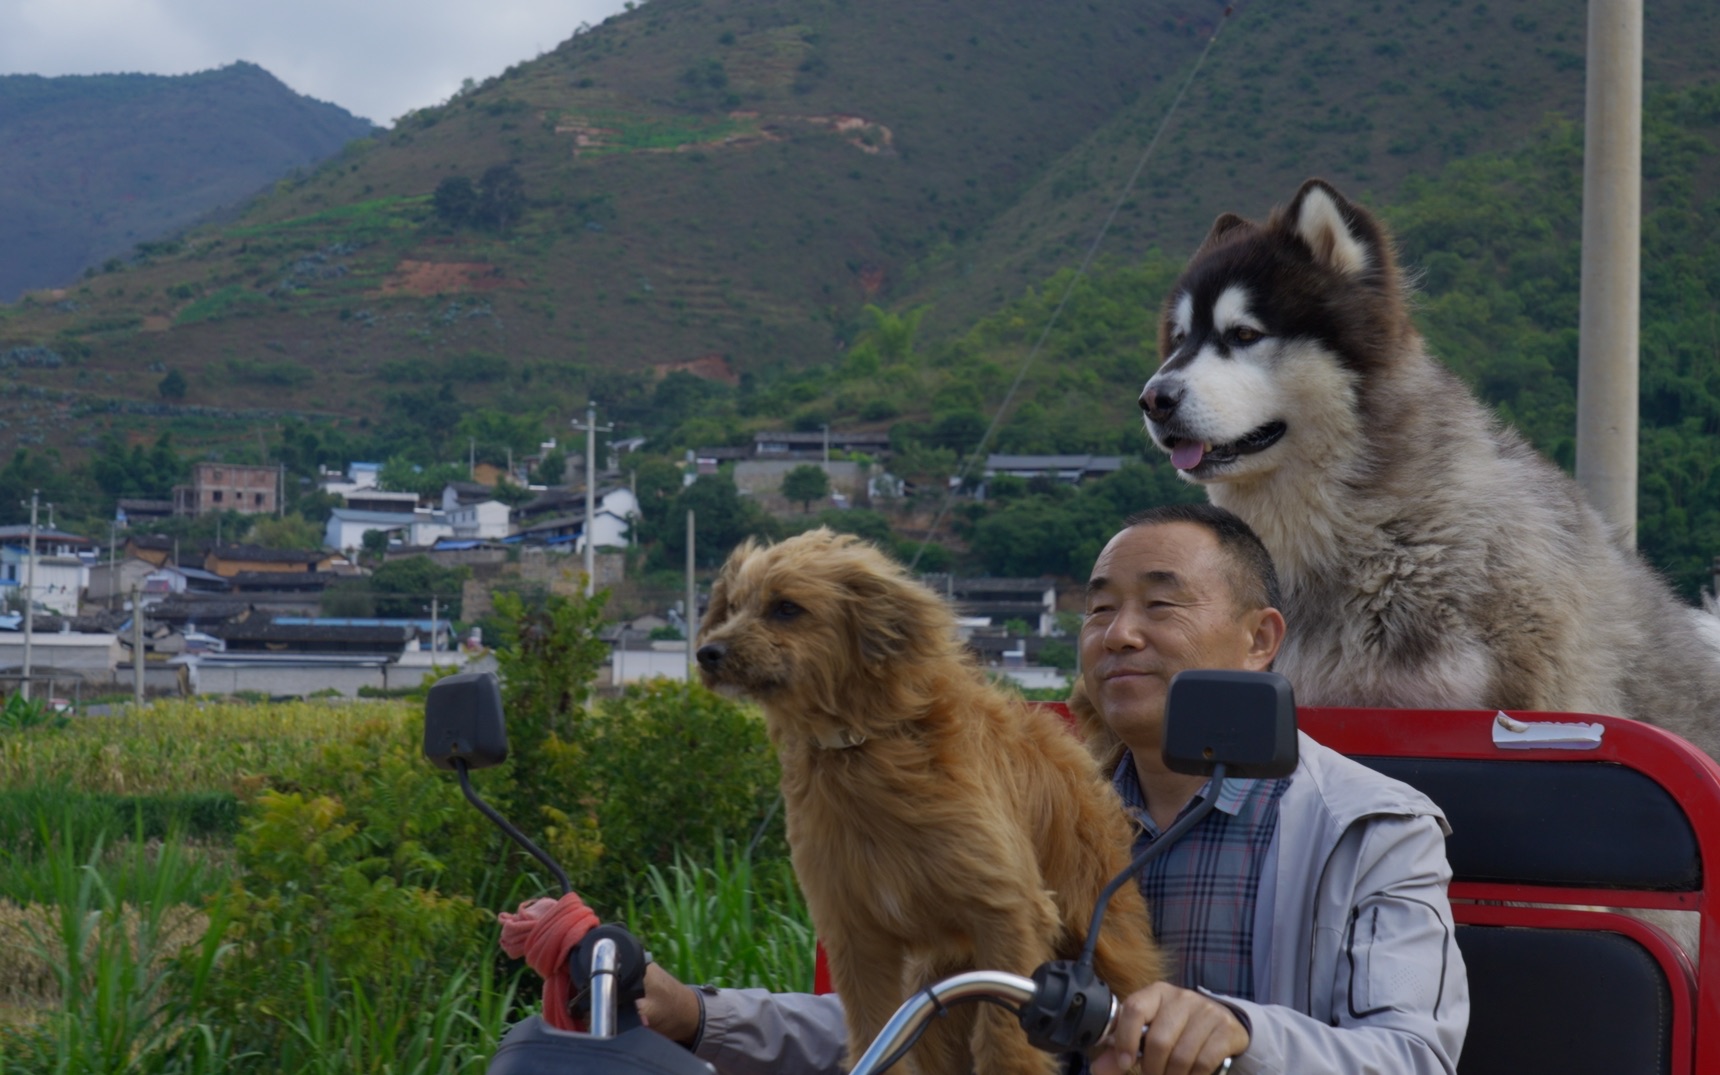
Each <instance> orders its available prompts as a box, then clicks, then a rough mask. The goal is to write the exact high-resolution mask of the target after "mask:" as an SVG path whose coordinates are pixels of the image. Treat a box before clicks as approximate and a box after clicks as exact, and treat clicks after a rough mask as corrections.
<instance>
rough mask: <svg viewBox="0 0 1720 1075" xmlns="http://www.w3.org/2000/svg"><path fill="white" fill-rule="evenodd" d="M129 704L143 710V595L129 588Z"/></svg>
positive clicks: (133, 588) (135, 586)
mask: <svg viewBox="0 0 1720 1075" xmlns="http://www.w3.org/2000/svg"><path fill="white" fill-rule="evenodd" d="M131 702H132V704H133V705H135V706H137V708H139V709H142V708H143V595H142V593H141V592H139V590H138V588H137V584H136V583H133V584H132V587H131Z"/></svg>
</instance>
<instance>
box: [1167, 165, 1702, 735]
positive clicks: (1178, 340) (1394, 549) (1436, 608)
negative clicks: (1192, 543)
mask: <svg viewBox="0 0 1720 1075" xmlns="http://www.w3.org/2000/svg"><path fill="white" fill-rule="evenodd" d="M1406 291H1407V288H1406V286H1405V283H1404V281H1403V278H1402V276H1401V275H1400V273H1399V271H1398V267H1397V264H1396V262H1395V260H1394V256H1393V252H1392V247H1391V242H1390V240H1389V238H1388V236H1387V235H1386V233H1385V231H1384V229H1383V228H1382V227H1381V225H1380V224H1379V223H1378V222H1377V221H1375V220H1374V218H1373V217H1371V216H1370V215H1369V214H1368V213H1366V212H1365V211H1363V210H1362V209H1360V208H1358V207H1357V206H1355V205H1353V204H1351V203H1350V202H1348V201H1346V200H1345V199H1344V197H1343V196H1342V195H1340V194H1339V193H1338V192H1337V191H1336V190H1334V189H1333V188H1332V187H1331V186H1329V185H1328V184H1326V183H1324V182H1321V181H1320V180H1309V181H1308V182H1307V183H1305V184H1303V186H1302V189H1301V190H1300V191H1298V192H1297V194H1296V197H1295V198H1294V199H1292V201H1291V202H1290V204H1289V205H1288V206H1287V207H1284V208H1281V209H1279V210H1277V211H1275V212H1274V213H1273V214H1272V216H1271V218H1270V219H1269V220H1268V221H1267V222H1266V223H1265V224H1264V225H1261V224H1256V223H1253V222H1250V221H1247V220H1243V219H1242V218H1241V217H1238V216H1235V215H1233V214H1225V215H1224V216H1221V217H1219V218H1218V220H1217V222H1216V223H1214V224H1213V227H1212V233H1211V234H1210V235H1208V236H1207V238H1206V241H1205V242H1204V243H1203V244H1202V245H1201V247H1200V249H1199V250H1198V251H1197V252H1196V253H1195V255H1194V258H1193V260H1192V261H1190V263H1189V265H1188V268H1187V269H1186V270H1185V271H1184V273H1183V275H1182V278H1181V279H1180V280H1179V281H1178V282H1177V285H1176V287H1175V289H1174V290H1172V292H1171V294H1170V298H1169V299H1168V300H1167V302H1166V304H1165V311H1164V320H1163V324H1162V326H1161V328H1160V331H1159V353H1160V354H1161V355H1163V356H1164V361H1163V364H1162V365H1161V366H1160V367H1159V370H1158V372H1157V373H1155V374H1154V375H1153V377H1152V379H1151V380H1149V381H1147V383H1146V387H1145V388H1144V389H1143V390H1142V392H1141V398H1140V404H1141V409H1142V410H1143V411H1144V412H1145V414H1146V422H1147V429H1148V431H1149V432H1150V433H1151V435H1152V438H1153V440H1154V441H1155V442H1157V444H1158V445H1159V447H1161V448H1163V449H1164V450H1165V451H1166V452H1168V453H1170V457H1171V462H1172V463H1173V464H1174V465H1175V466H1176V468H1177V469H1178V470H1179V471H1180V472H1181V473H1182V475H1183V477H1185V478H1187V479H1188V480H1190V481H1195V482H1199V483H1201V484H1203V485H1204V486H1205V487H1206V490H1207V495H1208V497H1209V498H1210V499H1211V500H1212V502H1213V503H1215V504H1218V505H1220V506H1223V507H1226V508H1229V509H1231V510H1232V511H1234V512H1236V513H1237V514H1238V515H1240V516H1242V518H1244V519H1246V520H1247V521H1248V523H1249V524H1250V525H1251V526H1253V527H1254V529H1255V530H1256V531H1257V532H1259V534H1260V537H1261V539H1262V540H1264V541H1265V542H1266V546H1267V548H1269V549H1270V550H1271V551H1272V555H1273V558H1274V559H1275V560H1276V562H1277V565H1278V570H1279V572H1280V573H1281V574H1282V577H1283V578H1282V581H1283V584H1284V599H1285V604H1286V606H1287V607H1286V608H1285V609H1284V610H1283V611H1284V613H1285V616H1286V618H1287V619H1288V621H1289V624H1290V631H1289V639H1288V641H1287V643H1286V644H1285V647H1284V650H1283V653H1282V655H1281V656H1280V657H1279V663H1278V666H1277V667H1278V668H1279V670H1281V671H1283V672H1284V673H1285V674H1286V675H1287V676H1289V678H1290V680H1291V682H1292V683H1294V685H1295V688H1296V698H1297V700H1298V701H1299V702H1303V703H1306V704H1310V705H1372V706H1408V707H1432V708H1480V707H1486V708H1501V709H1532V710H1569V711H1575V712H1588V713H1608V714H1614V715H1620V716H1628V717H1636V718H1639V719H1642V720H1646V721H1649V722H1651V723H1654V724H1658V725H1661V726H1663V727H1665V728H1668V729H1670V730H1671V731H1673V732H1676V733H1677V734H1679V735H1682V736H1683V737H1684V738H1686V739H1689V740H1690V741H1692V742H1694V743H1695V744H1697V745H1698V746H1699V747H1701V748H1702V749H1704V750H1706V751H1708V753H1709V754H1711V755H1713V754H1715V753H1716V750H1717V749H1720V649H1717V648H1716V647H1715V644H1714V642H1713V641H1711V639H1712V637H1713V636H1712V632H1711V631H1705V630H1702V629H1701V625H1700V624H1699V622H1698V617H1700V618H1701V619H1704V620H1707V621H1708V625H1709V627H1710V628H1712V626H1713V625H1714V621H1713V619H1712V617H1709V616H1707V615H1706V614H1705V613H1702V612H1699V611H1697V610H1695V609H1692V608H1689V607H1688V606H1686V605H1684V604H1683V603H1682V602H1680V601H1679V600H1678V598H1677V597H1676V595H1674V593H1673V592H1672V591H1671V589H1670V588H1669V587H1668V586H1667V585H1666V584H1665V583H1664V582H1662V580H1661V579H1660V578H1659V577H1658V576H1657V575H1655V573H1654V572H1653V571H1652V570H1650V569H1649V568H1648V567H1647V566H1645V565H1644V564H1643V563H1642V562H1641V561H1640V560H1639V559H1638V558H1637V557H1636V555H1635V554H1634V553H1632V552H1630V551H1629V550H1628V549H1626V548H1624V547H1623V546H1622V545H1621V544H1620V543H1619V542H1618V541H1617V540H1616V538H1615V535H1614V534H1613V533H1612V531H1611V530H1610V529H1609V527H1608V525H1607V524H1606V523H1605V522H1604V521H1603V520H1602V518H1601V516H1600V515H1599V513H1598V512H1596V511H1595V509H1594V508H1593V507H1591V506H1590V505H1589V503H1588V502H1587V500H1586V499H1585V498H1584V496H1583V493H1582V491H1581V489H1580V488H1579V487H1578V485H1577V484H1576V483H1575V482H1574V481H1572V480H1571V479H1570V478H1569V477H1567V476H1566V475H1565V474H1564V473H1563V472H1562V471H1560V470H1559V468H1558V467H1556V466H1554V465H1553V464H1552V463H1550V462H1548V461H1547V460H1546V459H1543V458H1542V457H1541V456H1539V455H1537V454H1536V453H1535V452H1534V451H1533V450H1532V449H1531V448H1530V447H1529V446H1528V445H1527V444H1526V443H1524V441H1523V440H1522V438H1520V437H1519V436H1518V435H1517V434H1516V433H1515V432H1514V431H1512V430H1510V429H1507V428H1505V427H1504V426H1502V425H1501V424H1500V423H1499V422H1498V421H1496V420H1495V418H1494V417H1493V415H1492V414H1491V413H1490V412H1489V411H1488V410H1487V409H1486V408H1484V407H1483V406H1482V405H1481V404H1480V403H1479V402H1478V401H1477V400H1476V399H1475V397H1474V396H1473V395H1472V394H1471V393H1470V391H1469V389H1468V388H1466V387H1465V386H1464V384H1463V383H1462V382H1461V381H1459V380H1458V379H1457V377H1456V376H1454V375H1453V374H1452V373H1451V372H1450V371H1448V370H1447V369H1445V368H1444V367H1443V366H1441V365H1440V364H1439V363H1437V362H1435V361H1434V360H1433V359H1432V358H1431V357H1429V355H1428V354H1427V351H1426V349H1425V348H1424V346H1423V344H1422V339H1421V336H1420V335H1419V334H1418V333H1417V332H1416V330H1415V327H1414V326H1413V325H1412V324H1411V323H1410V318H1409V312H1408V309H1407V305H1406Z"/></svg>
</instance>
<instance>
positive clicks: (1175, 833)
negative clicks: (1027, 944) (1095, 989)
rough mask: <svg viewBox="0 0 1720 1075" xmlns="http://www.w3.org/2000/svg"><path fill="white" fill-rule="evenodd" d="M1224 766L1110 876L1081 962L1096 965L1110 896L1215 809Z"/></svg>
mask: <svg viewBox="0 0 1720 1075" xmlns="http://www.w3.org/2000/svg"><path fill="white" fill-rule="evenodd" d="M1224 768H1225V766H1224V763H1223V762H1218V763H1217V764H1215V765H1214V766H1213V767H1212V777H1211V779H1210V780H1209V781H1208V782H1207V785H1206V795H1204V796H1203V797H1202V798H1201V800H1200V801H1199V802H1197V803H1195V804H1194V808H1193V809H1191V810H1190V811H1189V812H1188V813H1186V814H1184V815H1183V816H1182V817H1180V818H1178V819H1177V820H1176V822H1175V823H1174V824H1172V825H1171V827H1170V828H1168V829H1166V830H1165V831H1164V832H1162V833H1160V834H1159V837H1158V839H1156V840H1154V841H1153V842H1152V843H1150V844H1148V845H1147V846H1146V847H1145V848H1144V849H1143V850H1142V851H1141V853H1140V854H1139V855H1136V856H1135V860H1134V861H1133V862H1131V863H1129V864H1128V865H1127V866H1126V867H1124V868H1123V872H1122V873H1120V874H1118V875H1117V876H1115V877H1113V878H1111V882H1110V884H1108V885H1106V886H1105V887H1104V889H1103V890H1102V891H1101V892H1100V893H1099V900H1098V902H1097V903H1095V904H1094V905H1093V919H1092V921H1090V922H1088V923H1087V943H1086V944H1084V945H1082V946H1081V958H1080V960H1079V965H1080V966H1082V967H1091V966H1092V965H1093V951H1094V949H1095V948H1097V947H1098V944H1099V923H1100V920H1101V919H1103V918H1104V917H1105V907H1106V906H1107V905H1108V904H1109V903H1110V902H1111V896H1112V895H1113V894H1115V893H1116V891H1117V890H1118V889H1119V888H1122V887H1123V883H1124V882H1126V881H1129V880H1131V879H1133V878H1134V877H1136V876H1137V875H1139V874H1140V872H1141V870H1142V869H1144V868H1145V867H1146V865H1147V863H1149V862H1151V861H1153V860H1154V859H1156V858H1158V857H1159V856H1160V855H1162V854H1164V853H1165V852H1166V851H1169V850H1170V849H1171V845H1173V844H1175V843H1176V842H1177V841H1178V840H1180V839H1182V837H1183V834H1184V833H1186V832H1187V831H1188V830H1190V829H1192V828H1194V827H1195V826H1196V825H1198V824H1200V820H1201V818H1203V817H1205V816H1206V815H1208V814H1210V813H1212V810H1213V807H1215V806H1217V805H1218V796H1219V794H1220V793H1222V792H1223V791H1224Z"/></svg>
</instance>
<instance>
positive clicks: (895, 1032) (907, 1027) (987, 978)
mask: <svg viewBox="0 0 1720 1075" xmlns="http://www.w3.org/2000/svg"><path fill="white" fill-rule="evenodd" d="M1033 993H1034V984H1033V979H1031V978H1023V977H1022V976H1021V975H1019V974H1009V973H1007V972H1005V971H993V970H975V971H968V972H967V973H965V974H957V975H955V976H954V977H950V978H945V979H944V980H943V981H941V982H933V983H932V984H931V985H929V986H927V987H926V988H924V989H922V990H920V991H919V992H918V993H916V994H914V995H913V996H912V997H910V998H908V1001H907V1003H905V1004H903V1005H902V1006H901V1007H900V1008H897V1009H896V1014H895V1015H892V1016H891V1017H890V1021H889V1022H887V1023H885V1024H884V1029H883V1030H880V1031H879V1032H878V1036H877V1037H876V1038H874V1039H873V1041H872V1045H871V1047H870V1048H868V1049H867V1050H866V1051H865V1052H864V1053H863V1054H861V1056H860V1059H859V1060H857V1061H856V1062H855V1064H854V1067H853V1069H852V1070H851V1071H849V1073H848V1075H877V1073H878V1072H880V1071H883V1070H884V1066H885V1061H886V1060H887V1059H892V1058H894V1057H895V1056H896V1054H898V1053H899V1052H901V1051H902V1050H903V1049H904V1047H905V1046H906V1045H907V1044H908V1043H909V1042H911V1041H913V1040H914V1038H916V1037H917V1036H919V1033H920V1031H921V1030H923V1029H924V1028H925V1026H926V1024H927V1023H929V1022H931V1021H932V1018H933V1017H934V1016H936V1015H937V1014H938V1013H939V1012H940V1011H941V1010H942V1009H943V1007H944V1005H945V1004H946V1003H948V1002H953V1001H958V1000H1001V1001H1003V1002H1004V1003H1005V1004H1007V1005H1008V1006H1009V1007H1010V1008H1012V1009H1015V1010H1017V1011H1019V1010H1020V1009H1021V1008H1023V1007H1025V1006H1026V1005H1027V1004H1028V1003H1029V1002H1030V1001H1032V1000H1033ZM1116 1015H1117V1002H1116V1000H1115V999H1114V998H1113V999H1112V1001H1111V1014H1110V1016H1109V1018H1108V1019H1107V1021H1106V1028H1107V1029H1109V1026H1110V1022H1109V1019H1114V1018H1116Z"/></svg>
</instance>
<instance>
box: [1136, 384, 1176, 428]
mask: <svg viewBox="0 0 1720 1075" xmlns="http://www.w3.org/2000/svg"><path fill="white" fill-rule="evenodd" d="M1181 400H1182V397H1181V396H1179V395H1177V394H1176V393H1175V392H1173V391H1170V390H1169V389H1164V388H1148V389H1147V390H1146V391H1145V392H1142V393H1141V410H1143V411H1146V412H1147V417H1148V418H1150V419H1151V420H1153V421H1155V422H1163V421H1166V420H1167V419H1169V418H1170V416H1171V415H1173V414H1175V413H1176V409H1177V404H1178V403H1179V402H1181Z"/></svg>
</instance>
